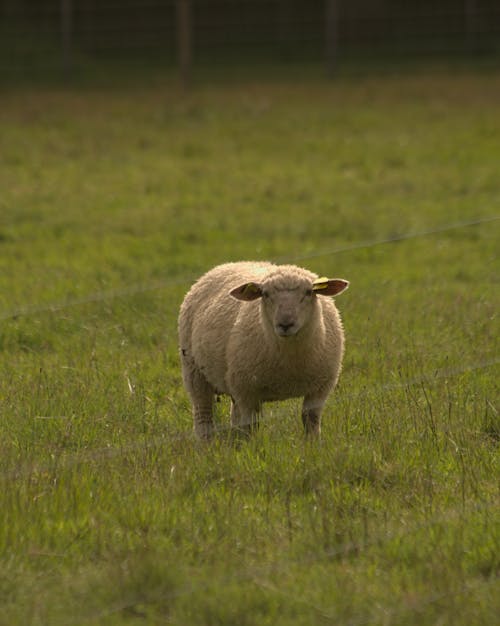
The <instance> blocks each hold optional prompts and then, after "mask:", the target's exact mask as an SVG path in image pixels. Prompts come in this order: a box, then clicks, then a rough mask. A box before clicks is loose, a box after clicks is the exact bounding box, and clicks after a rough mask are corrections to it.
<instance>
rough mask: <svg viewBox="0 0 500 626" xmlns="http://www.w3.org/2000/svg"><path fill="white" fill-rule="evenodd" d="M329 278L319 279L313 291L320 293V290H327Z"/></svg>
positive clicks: (314, 284) (314, 283) (315, 282)
mask: <svg viewBox="0 0 500 626" xmlns="http://www.w3.org/2000/svg"><path fill="white" fill-rule="evenodd" d="M328 280H329V279H328V278H326V276H322V277H321V278H317V279H316V280H315V281H314V282H313V290H314V291H318V290H319V289H326V288H327V287H328Z"/></svg>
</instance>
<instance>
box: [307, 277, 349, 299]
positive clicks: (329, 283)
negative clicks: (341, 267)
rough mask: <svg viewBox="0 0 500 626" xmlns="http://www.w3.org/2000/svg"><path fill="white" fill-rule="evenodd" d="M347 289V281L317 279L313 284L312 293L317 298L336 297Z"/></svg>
mask: <svg viewBox="0 0 500 626" xmlns="http://www.w3.org/2000/svg"><path fill="white" fill-rule="evenodd" d="M347 287H349V281H348V280H344V279H343V278H324V277H323V278H317V279H316V280H315V281H314V282H313V291H315V292H316V293H317V294H318V296H336V295H338V294H339V293H342V292H343V291H344V290H345V289H347Z"/></svg>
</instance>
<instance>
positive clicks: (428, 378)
mask: <svg viewBox="0 0 500 626" xmlns="http://www.w3.org/2000/svg"><path fill="white" fill-rule="evenodd" d="M498 364H500V358H495V359H488V360H486V361H482V362H479V363H473V364H471V365H469V366H466V367H460V368H454V369H451V370H450V369H444V368H443V369H441V370H438V371H434V372H433V373H432V374H423V375H422V376H421V377H419V378H412V379H407V380H403V381H401V382H400V383H389V384H383V385H372V387H371V388H367V389H364V390H363V391H361V392H351V393H346V394H344V396H343V397H344V398H345V399H350V398H353V399H355V398H359V397H361V396H363V395H368V394H369V393H371V394H375V393H387V392H390V391H396V390H398V389H406V388H407V387H408V386H414V385H420V384H423V383H428V384H430V383H432V382H433V381H435V380H440V379H442V378H445V377H455V376H459V375H460V374H465V373H467V372H473V371H478V370H480V369H487V368H490V367H494V366H495V365H498ZM129 389H130V390H131V391H130V394H131V395H133V394H134V393H135V391H134V387H133V385H131V384H129ZM173 408H174V413H176V414H178V411H177V406H176V405H175V404H173ZM282 413H283V410H281V411H277V412H276V414H275V415H273V416H272V417H270V416H269V415H268V416H266V417H265V418H263V417H262V416H261V418H260V420H259V422H260V424H271V423H273V422H276V421H277V420H278V419H281V415H282ZM34 419H36V420H70V419H72V416H68V415H52V416H50V415H36V416H35V417H34ZM231 433H232V428H231V426H230V425H225V424H224V425H216V426H215V428H214V434H215V435H216V436H221V435H227V436H228V437H229V436H231ZM189 440H190V441H193V442H196V441H197V439H196V436H195V434H194V432H193V430H189V431H170V432H168V431H166V432H165V433H164V434H162V435H158V436H156V437H152V438H151V437H149V438H148V439H147V440H146V439H141V440H139V441H137V440H134V441H133V442H132V443H129V444H125V445H113V446H107V447H103V448H97V449H93V450H90V451H86V452H76V453H73V454H70V455H63V454H60V455H59V456H58V457H57V460H56V461H55V465H57V467H58V468H59V469H60V468H61V467H63V468H64V469H71V468H72V467H75V466H76V465H78V464H80V463H88V462H89V461H96V462H101V461H105V460H109V459H113V458H115V457H117V456H120V455H122V454H128V453H131V452H135V451H137V450H140V449H145V450H151V449H153V448H159V447H161V446H164V445H165V444H169V443H174V442H176V443H177V442H182V441H189ZM202 445H205V444H202ZM53 467H54V464H52V465H48V464H46V465H43V466H41V465H39V466H29V467H27V468H24V469H18V470H14V471H12V472H10V473H9V475H8V479H9V480H16V479H19V478H22V477H24V476H25V475H28V474H29V475H31V474H33V473H48V472H49V471H51V470H53Z"/></svg>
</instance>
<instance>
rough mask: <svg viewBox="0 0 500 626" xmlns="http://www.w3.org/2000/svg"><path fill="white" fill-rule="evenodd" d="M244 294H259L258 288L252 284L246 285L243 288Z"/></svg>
mask: <svg viewBox="0 0 500 626" xmlns="http://www.w3.org/2000/svg"><path fill="white" fill-rule="evenodd" d="M244 293H259V288H258V287H257V285H255V284H254V283H248V284H247V285H246V286H245V289H244Z"/></svg>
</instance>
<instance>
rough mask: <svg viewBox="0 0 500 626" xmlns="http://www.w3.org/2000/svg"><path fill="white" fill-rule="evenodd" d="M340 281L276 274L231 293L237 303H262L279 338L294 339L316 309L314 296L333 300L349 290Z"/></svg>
mask: <svg viewBox="0 0 500 626" xmlns="http://www.w3.org/2000/svg"><path fill="white" fill-rule="evenodd" d="M348 284H349V283H348V282H347V281H345V280H342V279H328V278H321V279H314V278H309V276H307V277H303V276H300V275H298V276H289V275H286V274H281V273H280V274H275V275H270V276H268V277H267V278H266V279H265V280H264V281H263V282H262V283H246V284H245V285H241V287H238V288H236V289H233V291H231V295H232V296H233V297H234V298H237V299H238V300H244V301H251V300H257V299H259V298H260V299H261V306H262V312H263V315H264V317H265V319H266V321H267V323H268V324H269V325H270V326H271V327H272V329H273V330H274V332H275V333H276V335H277V336H278V337H293V336H294V335H297V333H299V332H300V331H301V329H302V328H304V327H305V326H306V325H307V323H308V321H309V320H310V319H311V317H312V315H313V311H314V310H315V308H316V307H317V306H318V303H317V296H318V295H325V296H332V295H336V294H337V293H340V292H341V291H343V290H344V289H346V287H347V286H348Z"/></svg>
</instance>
